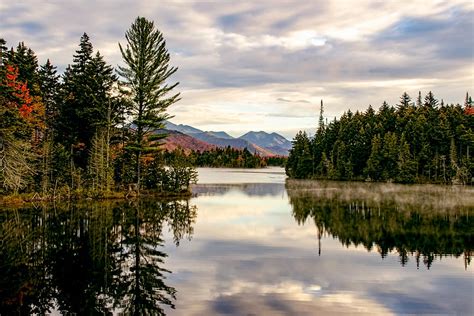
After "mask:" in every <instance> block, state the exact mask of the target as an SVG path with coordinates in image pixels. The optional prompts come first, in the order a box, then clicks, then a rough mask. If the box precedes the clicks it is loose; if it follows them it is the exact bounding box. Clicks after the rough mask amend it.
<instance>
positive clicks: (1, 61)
mask: <svg viewBox="0 0 474 316" xmlns="http://www.w3.org/2000/svg"><path fill="white" fill-rule="evenodd" d="M6 45H7V42H6V41H5V40H4V39H3V38H1V37H0V74H2V72H1V70H2V68H3V67H4V66H5V64H6V63H7V61H8V47H7V46H6Z"/></svg>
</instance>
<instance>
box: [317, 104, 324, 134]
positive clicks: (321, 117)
mask: <svg viewBox="0 0 474 316" xmlns="http://www.w3.org/2000/svg"><path fill="white" fill-rule="evenodd" d="M323 131H324V106H323V100H321V107H320V108H319V123H318V133H322V132H323Z"/></svg>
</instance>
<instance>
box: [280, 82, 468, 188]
mask: <svg viewBox="0 0 474 316" xmlns="http://www.w3.org/2000/svg"><path fill="white" fill-rule="evenodd" d="M323 113H324V108H323V103H322V101H321V109H320V119H319V124H318V127H317V131H316V133H315V135H314V137H310V136H308V134H307V133H306V132H301V131H300V132H299V133H298V134H297V135H296V136H295V138H294V139H293V147H292V149H291V151H290V154H289V157H288V163H287V165H286V172H287V175H288V176H290V177H292V178H298V179H309V178H313V179H333V180H366V181H389V182H400V183H425V182H430V183H459V184H473V178H474V157H473V153H472V151H473V148H474V108H473V107H472V98H471V97H470V96H469V94H466V98H465V102H464V105H463V106H462V105H460V104H456V105H454V104H449V105H448V104H445V103H444V101H443V100H441V102H440V101H439V100H437V99H436V98H435V96H434V94H433V93H432V92H431V91H430V92H428V94H427V95H426V96H425V97H424V98H422V95H421V92H419V94H418V97H417V98H416V100H415V101H413V100H412V99H411V97H410V96H409V95H408V94H407V93H403V95H402V96H401V98H400V101H399V103H398V104H397V105H396V106H395V107H394V106H390V105H389V104H387V102H384V103H383V104H382V106H381V107H380V109H379V110H378V111H375V110H374V109H373V108H372V107H371V106H369V108H368V109H367V110H366V111H365V112H360V111H356V112H355V113H353V112H351V111H350V110H349V111H347V112H345V113H344V114H343V115H342V116H341V117H340V118H339V119H334V121H332V122H330V123H329V124H328V123H327V122H325V121H324V119H323Z"/></svg>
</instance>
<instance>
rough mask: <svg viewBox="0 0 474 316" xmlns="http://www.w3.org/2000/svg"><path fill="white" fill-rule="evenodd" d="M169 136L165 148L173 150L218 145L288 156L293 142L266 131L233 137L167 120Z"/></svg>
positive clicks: (206, 148)
mask: <svg viewBox="0 0 474 316" xmlns="http://www.w3.org/2000/svg"><path fill="white" fill-rule="evenodd" d="M166 130H167V131H168V137H167V138H166V139H165V148H166V149H168V150H173V149H175V148H177V147H180V148H183V149H185V150H199V151H203V150H209V149H212V148H216V147H227V146H230V147H233V148H237V149H244V148H247V149H248V150H249V151H250V152H252V153H257V154H259V155H261V156H265V157H269V156H288V151H289V150H290V149H291V142H290V141H289V140H287V139H286V138H285V137H283V136H281V135H280V134H277V133H267V132H264V131H259V132H253V131H252V132H248V133H245V134H244V135H242V136H240V137H232V136H231V135H229V134H227V133H226V132H223V131H217V132H215V131H202V130H200V129H198V128H195V127H192V126H189V125H183V124H174V123H172V122H170V121H167V122H166Z"/></svg>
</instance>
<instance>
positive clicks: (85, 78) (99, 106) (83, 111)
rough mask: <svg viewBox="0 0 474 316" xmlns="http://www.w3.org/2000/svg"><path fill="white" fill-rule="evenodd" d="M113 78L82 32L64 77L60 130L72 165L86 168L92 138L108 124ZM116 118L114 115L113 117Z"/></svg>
mask: <svg viewBox="0 0 474 316" xmlns="http://www.w3.org/2000/svg"><path fill="white" fill-rule="evenodd" d="M116 80H117V78H116V76H115V75H114V74H113V68H112V67H111V66H109V65H107V64H106V63H105V61H104V60H103V57H102V56H101V55H100V53H99V52H97V53H96V55H95V56H93V48H92V44H91V42H90V40H89V36H88V35H87V34H86V33H84V34H83V35H82V37H81V40H80V44H79V49H78V50H77V51H76V54H75V55H74V63H73V64H72V66H69V67H68V68H67V69H66V71H65V74H64V85H63V87H64V88H63V89H62V93H63V96H62V98H63V100H64V102H63V103H62V107H61V111H60V113H61V115H60V120H59V121H60V126H59V128H60V130H61V132H62V134H65V135H68V136H69V137H68V138H66V139H63V140H62V142H63V143H64V144H65V145H66V146H67V147H69V148H72V152H73V155H74V156H75V163H76V164H77V165H78V166H79V167H81V168H82V169H84V170H85V169H86V166H87V160H88V151H89V149H90V148H91V145H92V139H93V138H94V137H95V135H96V134H97V133H100V132H101V130H102V129H103V128H105V127H106V126H107V124H108V122H109V120H108V119H109V117H110V115H109V114H110V113H109V111H110V109H111V106H110V104H111V102H112V88H113V85H114V83H115V82H116ZM116 117H118V116H116Z"/></svg>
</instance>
